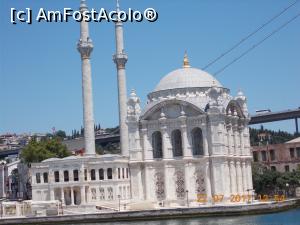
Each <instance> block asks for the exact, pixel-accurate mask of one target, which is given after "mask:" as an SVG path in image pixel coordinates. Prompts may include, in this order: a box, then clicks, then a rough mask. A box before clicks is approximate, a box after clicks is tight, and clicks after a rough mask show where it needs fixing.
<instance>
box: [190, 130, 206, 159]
mask: <svg viewBox="0 0 300 225" xmlns="http://www.w3.org/2000/svg"><path fill="white" fill-rule="evenodd" d="M192 144H193V155H204V151H203V135H202V130H201V129H200V128H199V127H196V128H194V129H193V130H192Z"/></svg>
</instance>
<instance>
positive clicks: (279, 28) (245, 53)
mask: <svg viewBox="0 0 300 225" xmlns="http://www.w3.org/2000/svg"><path fill="white" fill-rule="evenodd" d="M299 16H300V13H299V14H297V15H296V16H294V17H292V18H291V19H290V20H288V21H287V22H285V23H284V24H282V25H281V26H280V27H278V28H277V29H275V30H273V31H272V32H271V33H270V34H268V35H267V36H266V37H265V38H263V39H262V40H260V41H259V42H257V43H256V44H254V45H253V46H252V47H250V48H249V49H247V50H246V51H245V52H243V53H242V54H241V55H240V56H238V57H237V58H235V59H234V60H232V61H231V62H229V63H228V64H226V65H225V66H224V67H222V68H221V69H220V70H218V71H216V72H215V73H214V75H215V76H216V75H218V74H219V73H221V72H223V71H224V70H225V69H226V68H227V67H229V66H230V65H232V64H233V63H235V62H236V61H238V60H239V59H241V58H242V57H244V56H245V55H247V54H248V53H249V52H250V51H252V50H253V49H255V48H256V47H258V46H259V45H261V44H262V43H263V42H264V41H266V40H267V39H268V38H270V37H271V36H273V35H274V34H275V33H277V32H278V31H280V30H281V29H282V28H284V27H285V26H286V25H288V24H289V23H291V22H292V21H293V20H295V19H297V18H298V17H299Z"/></svg>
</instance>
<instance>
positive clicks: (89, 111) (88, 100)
mask: <svg viewBox="0 0 300 225" xmlns="http://www.w3.org/2000/svg"><path fill="white" fill-rule="evenodd" d="M79 10H80V12H81V13H83V12H85V11H87V10H88V8H87V5H86V1H85V0H81V2H80V8H79ZM93 48H94V46H93V42H92V40H91V39H90V37H89V25H88V22H86V21H84V20H83V21H82V22H81V23H80V39H79V42H78V43H77V49H78V51H79V53H80V56H81V62H82V102H83V123H84V143H85V155H95V154H96V151H95V133H94V112H93V93H92V75H91V62H90V56H91V53H92V51H93Z"/></svg>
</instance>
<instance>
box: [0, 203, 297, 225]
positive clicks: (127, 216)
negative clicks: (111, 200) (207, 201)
mask: <svg viewBox="0 0 300 225" xmlns="http://www.w3.org/2000/svg"><path fill="white" fill-rule="evenodd" d="M299 206H300V199H299V198H298V199H290V200H286V201H283V202H267V203H259V204H252V205H232V206H228V205H226V206H224V205H215V206H201V207H191V208H165V209H154V210H142V211H123V212H114V213H101V214H100V213H97V214H76V215H63V216H48V217H19V218H2V219H0V225H1V224H7V225H8V224H43V225H47V224H54V223H58V224H70V223H72V224H76V223H93V222H97V223H103V222H122V221H147V220H158V219H176V218H191V217H212V216H236V215H239V216H242V215H253V214H265V213H276V212H280V211H285V210H289V209H292V208H297V207H299Z"/></svg>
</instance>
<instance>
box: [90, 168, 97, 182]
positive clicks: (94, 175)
mask: <svg viewBox="0 0 300 225" xmlns="http://www.w3.org/2000/svg"><path fill="white" fill-rule="evenodd" d="M91 180H96V171H95V170H94V169H92V170H91Z"/></svg>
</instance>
